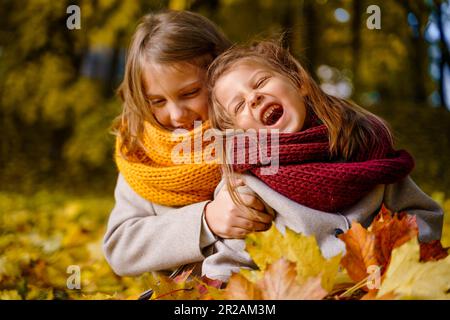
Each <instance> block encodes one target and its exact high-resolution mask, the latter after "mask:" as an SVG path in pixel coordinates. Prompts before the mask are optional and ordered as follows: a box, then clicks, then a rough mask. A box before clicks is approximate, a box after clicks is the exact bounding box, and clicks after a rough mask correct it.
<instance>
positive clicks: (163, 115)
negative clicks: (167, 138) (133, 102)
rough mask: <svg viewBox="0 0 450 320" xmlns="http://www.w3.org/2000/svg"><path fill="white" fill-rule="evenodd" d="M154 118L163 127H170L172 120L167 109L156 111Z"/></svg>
mask: <svg viewBox="0 0 450 320" xmlns="http://www.w3.org/2000/svg"><path fill="white" fill-rule="evenodd" d="M153 116H154V117H155V119H156V120H157V121H158V122H159V123H160V124H162V125H163V126H170V125H171V120H170V116H169V113H168V112H167V111H166V108H160V109H154V110H153Z"/></svg>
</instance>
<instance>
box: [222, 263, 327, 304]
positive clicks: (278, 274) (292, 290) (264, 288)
mask: <svg viewBox="0 0 450 320" xmlns="http://www.w3.org/2000/svg"><path fill="white" fill-rule="evenodd" d="M295 270H296V266H295V263H292V262H289V261H287V260H286V259H283V258H281V259H279V260H278V261H276V262H274V263H272V264H270V265H268V266H267V269H266V271H265V272H264V276H263V278H262V279H260V280H258V281H257V282H256V283H253V282H251V281H249V280H248V279H247V278H245V277H244V276H242V275H241V274H233V275H232V276H231V278H230V281H229V282H228V285H227V287H226V289H225V291H226V293H225V298H226V299H235V300H261V299H262V300H320V299H323V298H324V297H325V296H326V295H327V291H326V290H324V289H323V288H322V286H321V277H320V276H318V277H311V278H309V279H307V280H306V281H305V282H304V283H303V284H299V283H298V282H297V272H296V271H295Z"/></svg>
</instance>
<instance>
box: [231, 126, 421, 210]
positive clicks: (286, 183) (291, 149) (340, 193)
mask: <svg viewBox="0 0 450 320" xmlns="http://www.w3.org/2000/svg"><path fill="white" fill-rule="evenodd" d="M377 126H378V127H379V126H380V125H379V124H378V125H375V128H377ZM383 136H385V139H382V140H383V143H381V144H380V145H378V146H377V147H368V148H366V150H361V152H360V153H359V154H358V155H357V157H355V158H356V160H352V161H345V162H343V161H333V160H332V159H331V157H330V152H329V138H328V129H327V128H326V126H325V125H323V124H321V122H320V120H319V121H315V122H313V123H312V124H311V126H309V127H308V128H307V129H306V130H303V131H300V132H296V133H281V134H280V136H279V169H278V172H277V173H276V174H273V175H263V174H261V168H262V167H263V165H262V164H261V162H260V161H259V158H258V153H257V152H254V150H249V147H248V145H249V144H248V143H246V144H245V145H244V146H237V145H235V149H234V151H235V152H234V154H235V155H237V154H239V153H242V152H245V158H246V162H245V163H244V164H235V165H233V167H234V170H235V171H237V172H244V171H249V172H251V173H252V174H254V175H255V176H256V177H258V178H259V179H261V180H262V181H263V182H265V183H266V184H267V185H268V186H269V187H270V188H272V189H273V190H275V191H277V192H279V193H280V194H282V195H284V196H286V197H287V198H289V199H291V200H293V201H295V202H297V203H299V204H302V205H305V206H307V207H310V208H313V209H316V210H320V211H325V212H334V213H336V212H339V211H341V210H343V209H345V208H347V207H349V206H351V205H353V204H355V203H356V202H358V200H360V199H361V198H362V197H364V196H365V195H366V194H367V193H369V192H370V191H371V190H372V189H373V188H374V187H375V186H376V185H378V184H391V183H395V182H398V181H399V180H401V179H403V178H405V177H406V176H407V175H408V174H409V173H410V172H411V171H412V169H413V167H414V160H413V158H412V157H411V155H410V154H409V153H408V152H406V151H404V150H398V151H395V150H393V149H392V147H391V145H390V143H389V140H388V137H387V136H386V135H383V133H382V131H381V130H380V137H383ZM242 145H243V144H242ZM252 153H253V154H252ZM268 153H269V156H270V149H269V152H268ZM252 157H254V159H257V163H256V164H249V163H248V159H252Z"/></svg>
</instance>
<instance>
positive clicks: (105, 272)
mask: <svg viewBox="0 0 450 320" xmlns="http://www.w3.org/2000/svg"><path fill="white" fill-rule="evenodd" d="M433 197H434V198H435V199H436V200H437V201H439V202H440V203H441V205H442V206H443V207H444V210H445V211H446V216H445V225H444V235H443V238H442V243H443V245H444V246H445V247H448V246H450V200H445V199H444V198H443V196H442V195H441V194H434V195H433ZM113 204H114V202H113V199H112V197H110V196H94V195H90V196H77V197H74V196H69V195H67V194H64V193H59V192H52V193H49V192H44V191H43V192H39V193H37V194H35V195H34V196H31V197H29V196H23V195H20V194H11V193H0V226H1V227H0V252H1V255H0V299H105V298H115V299H123V298H129V297H136V295H138V294H139V293H141V292H143V291H145V290H146V289H148V287H149V284H150V283H151V281H152V279H151V275H149V274H147V275H144V276H141V277H138V278H127V277H123V278H121V277H118V276H116V275H114V273H113V272H112V271H111V269H110V268H109V266H108V264H107V263H106V261H105V260H104V258H103V255H102V252H101V239H102V236H103V233H104V230H105V225H106V221H107V218H108V215H109V212H110V210H111V208H112V206H113ZM69 266H79V267H80V270H81V289H80V290H76V289H73V290H70V289H68V288H67V285H66V283H67V279H68V277H69V276H70V274H69V273H68V267H69Z"/></svg>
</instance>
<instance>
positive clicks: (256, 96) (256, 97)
mask: <svg viewBox="0 0 450 320" xmlns="http://www.w3.org/2000/svg"><path fill="white" fill-rule="evenodd" d="M263 99H264V96H263V95H261V94H259V93H255V94H254V95H253V97H252V98H251V99H250V106H251V107H252V108H255V107H257V106H258V105H259V104H260V103H261V102H262V101H263Z"/></svg>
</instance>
